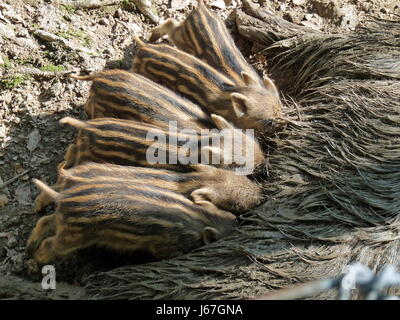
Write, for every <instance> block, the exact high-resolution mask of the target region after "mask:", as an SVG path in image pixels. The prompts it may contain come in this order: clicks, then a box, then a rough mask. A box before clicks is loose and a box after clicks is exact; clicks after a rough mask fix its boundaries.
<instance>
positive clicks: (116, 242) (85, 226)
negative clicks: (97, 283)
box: [27, 178, 235, 264]
mask: <svg viewBox="0 0 400 320" xmlns="http://www.w3.org/2000/svg"><path fill="white" fill-rule="evenodd" d="M147 182H148V183H147V184H146V183H144V182H143V181H140V182H138V181H132V182H129V181H128V180H124V181H121V180H111V179H109V180H107V179H103V180H101V181H99V180H98V179H96V178H94V179H90V178H89V179H85V180H84V181H80V182H77V181H75V184H74V185H73V186H71V187H70V188H66V189H63V190H62V191H60V192H56V191H54V190H53V189H51V188H50V187H48V186H47V185H46V184H44V183H43V182H41V181H39V180H36V179H35V180H34V183H35V184H36V186H37V187H38V188H40V189H41V190H42V191H44V192H47V193H48V194H49V196H50V197H52V198H53V199H54V200H55V202H56V203H57V208H56V211H55V213H53V214H51V215H49V216H45V217H42V218H41V219H40V220H39V221H38V223H37V225H36V227H35V228H34V229H33V231H32V233H31V235H30V237H29V239H28V243H27V251H28V253H29V254H30V255H31V256H33V258H34V259H35V261H36V262H37V263H39V264H47V263H50V262H54V261H55V259H58V258H64V257H65V256H67V255H68V254H70V253H71V252H74V251H76V250H78V249H82V248H87V247H90V246H94V245H96V246H100V247H105V248H109V249H112V250H114V251H121V252H133V251H136V250H146V251H148V252H149V253H150V254H151V255H152V256H153V257H154V258H155V259H157V260H161V259H166V258H171V257H174V256H177V255H180V254H183V253H186V252H188V251H190V250H193V249H195V248H198V247H200V246H202V245H204V244H208V243H211V242H214V241H216V240H218V239H220V238H222V237H224V236H226V235H228V234H229V233H230V232H232V230H233V227H234V225H235V216H234V215H233V214H231V213H230V212H228V211H223V210H220V209H218V208H217V207H215V206H214V205H213V204H211V203H210V202H208V201H203V202H198V203H199V205H197V204H195V203H193V202H192V201H190V200H189V199H187V198H185V197H184V196H182V195H181V194H179V193H176V192H173V191H170V190H168V189H164V188H162V187H159V186H157V185H156V184H151V183H150V182H151V181H147Z"/></svg>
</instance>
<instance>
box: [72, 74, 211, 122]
mask: <svg viewBox="0 0 400 320" xmlns="http://www.w3.org/2000/svg"><path fill="white" fill-rule="evenodd" d="M72 77H73V78H75V79H79V80H86V81H93V83H92V86H91V88H90V93H89V98H88V100H87V102H86V105H85V111H86V114H87V115H88V117H89V118H91V119H94V118H104V117H111V118H120V119H128V120H138V121H143V122H147V123H150V124H154V125H158V126H168V123H169V121H176V122H177V125H178V127H180V128H190V129H199V128H213V127H214V126H213V123H212V121H211V119H210V116H209V115H207V113H206V112H204V111H203V110H202V109H201V108H200V107H199V106H197V105H196V104H194V103H192V102H190V101H189V100H187V99H185V98H183V97H181V96H179V95H178V94H176V93H174V92H172V91H171V90H168V89H167V88H165V87H163V86H160V85H158V84H157V83H155V82H153V81H151V80H149V79H147V78H145V77H143V76H141V75H139V74H132V73H130V72H128V71H125V70H106V71H102V72H98V73H95V74H92V75H89V76H72Z"/></svg>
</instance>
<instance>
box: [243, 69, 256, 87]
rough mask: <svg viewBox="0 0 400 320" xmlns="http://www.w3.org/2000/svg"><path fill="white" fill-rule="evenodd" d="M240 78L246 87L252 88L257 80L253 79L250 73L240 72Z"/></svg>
mask: <svg viewBox="0 0 400 320" xmlns="http://www.w3.org/2000/svg"><path fill="white" fill-rule="evenodd" d="M241 76H242V79H243V81H244V83H245V84H246V86H254V85H257V84H258V81H257V79H255V78H254V76H252V75H251V74H250V73H247V72H245V71H242V73H241Z"/></svg>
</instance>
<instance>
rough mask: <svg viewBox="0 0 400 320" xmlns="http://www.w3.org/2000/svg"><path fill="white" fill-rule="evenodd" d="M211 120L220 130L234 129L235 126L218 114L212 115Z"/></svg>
mask: <svg viewBox="0 0 400 320" xmlns="http://www.w3.org/2000/svg"><path fill="white" fill-rule="evenodd" d="M211 119H212V120H213V121H214V123H215V125H216V126H217V128H218V129H219V130H223V129H232V128H233V125H231V124H230V123H229V122H228V121H226V119H225V118H223V117H221V116H218V115H216V114H214V113H213V114H211Z"/></svg>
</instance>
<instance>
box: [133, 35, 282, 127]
mask: <svg viewBox="0 0 400 320" xmlns="http://www.w3.org/2000/svg"><path fill="white" fill-rule="evenodd" d="M136 41H137V44H138V48H137V51H136V56H135V58H134V60H133V67H132V70H133V71H134V72H137V73H140V74H142V75H144V76H146V77H148V78H149V79H151V80H153V81H155V82H158V83H160V84H163V85H165V86H166V87H168V88H169V89H171V90H174V91H175V92H178V93H179V94H181V95H183V96H185V97H187V98H189V99H191V100H192V101H193V102H195V103H197V104H199V105H200V106H202V107H203V108H204V109H205V110H207V111H208V112H209V113H215V114H219V115H221V116H223V117H224V118H226V119H227V120H228V121H230V122H232V123H233V124H234V125H235V126H236V127H238V128H241V129H255V130H256V133H257V134H260V135H261V134H264V135H265V134H271V133H273V132H275V131H277V130H282V129H283V127H284V125H285V123H286V121H285V120H284V119H283V112H282V104H281V102H280V100H279V96H278V94H277V91H276V88H275V86H274V84H273V82H272V81H271V80H268V81H267V82H266V84H267V87H265V86H262V87H261V86H259V84H258V82H257V79H254V78H253V77H252V76H251V75H250V74H248V73H246V72H242V74H241V77H242V79H243V83H244V85H237V84H235V82H233V81H232V80H231V79H229V78H228V77H226V76H225V75H224V74H222V73H221V72H219V71H217V70H216V69H214V68H212V67H211V66H209V65H208V64H206V63H204V62H203V61H201V60H199V59H197V58H195V57H194V56H192V55H190V54H188V53H186V52H183V51H181V50H179V49H176V48H173V47H171V46H168V45H162V44H158V45H156V44H149V43H144V42H143V41H141V40H140V39H138V38H136Z"/></svg>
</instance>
